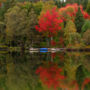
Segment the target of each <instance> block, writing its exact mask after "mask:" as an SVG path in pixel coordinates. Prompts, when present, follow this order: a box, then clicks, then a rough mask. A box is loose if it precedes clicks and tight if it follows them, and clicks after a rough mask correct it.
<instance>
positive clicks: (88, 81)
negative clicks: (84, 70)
mask: <svg viewBox="0 0 90 90" xmlns="http://www.w3.org/2000/svg"><path fill="white" fill-rule="evenodd" d="M88 83H90V78H86V79H85V80H84V82H83V84H82V89H81V90H84V87H85V85H86V84H88Z"/></svg>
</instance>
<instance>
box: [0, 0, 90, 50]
mask: <svg viewBox="0 0 90 90" xmlns="http://www.w3.org/2000/svg"><path fill="white" fill-rule="evenodd" d="M30 47H54V48H55V47H58V48H64V47H66V48H86V47H90V1H89V0H66V1H65V0H61V1H60V0H0V48H22V49H28V48H30Z"/></svg>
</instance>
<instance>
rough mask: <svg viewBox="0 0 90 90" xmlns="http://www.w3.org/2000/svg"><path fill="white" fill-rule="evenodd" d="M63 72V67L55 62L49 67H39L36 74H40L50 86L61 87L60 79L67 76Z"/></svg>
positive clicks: (42, 79)
mask: <svg viewBox="0 0 90 90" xmlns="http://www.w3.org/2000/svg"><path fill="white" fill-rule="evenodd" d="M49 64H50V63H49ZM61 72H62V69H61V68H59V67H58V66H57V65H56V64H53V63H51V64H50V65H49V66H48V67H39V68H38V69H37V70H36V74H40V79H41V81H42V83H43V84H45V85H46V86H48V88H50V87H53V88H55V89H56V88H57V87H59V85H60V81H61V80H64V79H65V77H64V76H63V75H61V74H60V73H61Z"/></svg>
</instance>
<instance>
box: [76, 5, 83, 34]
mask: <svg viewBox="0 0 90 90" xmlns="http://www.w3.org/2000/svg"><path fill="white" fill-rule="evenodd" d="M84 22H85V20H84V18H83V14H82V12H81V10H80V7H79V8H78V12H77V13H76V18H75V25H76V28H77V32H79V33H80V32H81V28H82V26H83V25H84Z"/></svg>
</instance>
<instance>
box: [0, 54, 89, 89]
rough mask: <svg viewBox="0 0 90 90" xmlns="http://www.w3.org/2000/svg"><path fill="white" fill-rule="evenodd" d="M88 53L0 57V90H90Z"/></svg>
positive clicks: (1, 55) (0, 55)
mask: <svg viewBox="0 0 90 90" xmlns="http://www.w3.org/2000/svg"><path fill="white" fill-rule="evenodd" d="M89 59H90V54H89V53H78V52H76V53H71V52H70V53H65V52H61V53H59V52H58V53H53V54H50V53H34V54H30V53H24V54H22V53H20V52H13V53H5V54H1V53H0V90H54V89H57V90H90V63H89Z"/></svg>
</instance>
